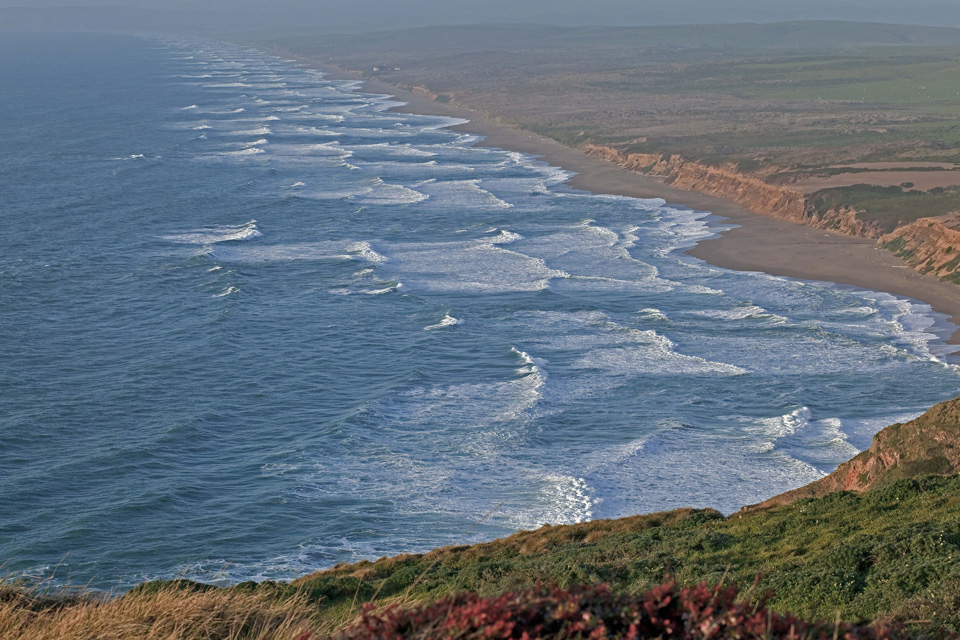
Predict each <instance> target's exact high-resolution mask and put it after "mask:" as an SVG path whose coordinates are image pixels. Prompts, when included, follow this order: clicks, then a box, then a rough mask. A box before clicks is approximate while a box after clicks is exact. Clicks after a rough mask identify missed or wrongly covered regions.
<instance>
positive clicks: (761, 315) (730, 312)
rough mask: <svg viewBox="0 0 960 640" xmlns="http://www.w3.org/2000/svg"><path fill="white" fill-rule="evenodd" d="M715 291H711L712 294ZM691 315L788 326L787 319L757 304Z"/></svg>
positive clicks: (705, 310)
mask: <svg viewBox="0 0 960 640" xmlns="http://www.w3.org/2000/svg"><path fill="white" fill-rule="evenodd" d="M713 291H715V290H711V293H712V292H713ZM690 313H691V315H696V316H701V317H704V318H712V319H716V320H764V321H766V322H770V323H773V324H786V323H787V322H789V320H788V319H787V318H784V317H783V316H781V315H778V314H775V313H770V312H769V311H767V310H766V309H764V308H763V307H760V306H757V305H755V304H749V303H747V304H742V305H738V306H734V307H733V308H730V309H702V310H698V311H691V312H690Z"/></svg>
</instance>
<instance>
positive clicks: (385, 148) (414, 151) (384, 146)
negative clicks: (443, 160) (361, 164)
mask: <svg viewBox="0 0 960 640" xmlns="http://www.w3.org/2000/svg"><path fill="white" fill-rule="evenodd" d="M346 148H348V149H351V150H352V151H356V152H364V153H366V152H368V151H376V152H377V153H378V155H379V154H383V153H387V154H394V155H399V156H409V157H416V158H433V157H436V155H437V154H436V153H434V152H432V151H425V150H424V149H419V148H417V147H414V146H413V145H409V144H390V143H389V142H382V143H380V144H363V145H356V144H355V145H349V146H346Z"/></svg>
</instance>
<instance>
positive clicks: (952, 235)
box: [582, 144, 960, 281]
mask: <svg viewBox="0 0 960 640" xmlns="http://www.w3.org/2000/svg"><path fill="white" fill-rule="evenodd" d="M582 150H583V151H585V152H586V153H588V154H590V155H592V156H594V157H597V158H600V159H602V160H606V161H607V162H613V163H615V164H618V165H620V166H622V167H624V168H625V169H629V170H631V171H636V172H638V173H643V174H646V175H653V176H658V177H660V178H663V179H664V182H666V183H667V184H669V185H671V186H674V187H677V188H679V189H687V190H689V191H697V192H699V193H706V194H708V195H712V196H717V197H721V198H727V199H729V200H733V201H735V202H738V203H739V204H741V205H743V206H744V207H746V208H747V209H749V210H750V211H752V212H754V213H758V214H761V215H767V216H772V217H774V218H779V219H781V220H787V221H789V222H795V223H799V224H805V225H809V226H813V227H817V228H819V229H826V230H828V231H835V232H838V233H843V234H846V235H851V236H858V237H862V238H872V239H874V240H878V241H879V242H880V243H881V244H882V245H883V246H884V247H886V248H888V249H890V250H892V251H894V252H895V253H897V255H899V256H900V257H902V258H904V260H905V261H906V262H907V263H908V264H909V265H911V266H912V267H914V268H915V269H917V270H918V271H922V272H925V273H926V272H929V273H933V274H935V275H937V276H940V277H950V276H951V274H954V275H953V277H952V279H956V280H958V281H960V269H958V267H960V253H955V252H960V219H958V218H957V217H956V216H955V217H953V218H951V219H950V220H944V219H932V218H925V219H923V220H918V221H917V222H914V223H912V224H909V225H904V226H903V227H900V228H899V229H897V230H895V231H894V232H893V233H887V232H886V231H885V230H884V229H883V228H881V227H880V226H879V225H877V224H872V223H870V222H868V221H864V220H862V219H860V217H859V216H858V213H859V212H858V211H857V210H856V209H854V208H852V207H839V208H824V207H823V206H821V204H820V202H819V201H818V194H816V193H814V194H810V195H806V194H804V193H802V192H800V191H796V190H793V189H790V188H788V187H785V186H778V185H771V184H767V183H766V182H764V181H763V179H762V178H760V177H755V176H751V175H747V174H745V173H742V172H740V171H738V170H737V169H736V167H735V166H733V165H730V166H720V167H714V166H708V165H704V164H701V163H698V162H689V161H687V160H684V159H683V158H682V157H680V156H677V155H672V156H667V155H658V154H652V153H631V154H626V153H623V152H621V151H619V150H617V149H614V148H612V147H607V146H602V145H594V144H586V145H584V146H583V147H582Z"/></svg>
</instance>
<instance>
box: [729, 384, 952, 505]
mask: <svg viewBox="0 0 960 640" xmlns="http://www.w3.org/2000/svg"><path fill="white" fill-rule="evenodd" d="M958 469H960V398H954V399H953V400H948V401H947V402H942V403H940V404H938V405H936V406H934V407H933V408H932V409H930V410H929V411H927V412H926V413H924V414H923V415H922V416H920V417H919V418H917V419H915V420H911V421H910V422H906V423H903V424H893V425H890V426H889V427H886V428H885V429H883V430H881V431H880V432H879V433H877V435H875V436H874V437H873V443H872V444H871V445H870V448H869V449H867V450H866V451H864V452H862V453H860V454H859V455H858V456H856V457H855V458H853V459H852V460H850V461H848V462H845V463H843V464H841V465H840V466H839V467H837V470H836V471H834V472H833V473H831V474H830V475H828V476H825V477H823V478H821V479H820V480H817V481H816V482H813V483H811V484H808V485H807V486H805V487H800V488H799V489H795V490H793V491H788V492H787V493H782V494H780V495H778V496H774V497H773V498H770V499H769V500H766V501H764V502H761V503H759V504H755V505H749V506H746V507H743V509H741V513H743V512H745V511H754V510H757V509H765V508H768V507H773V506H777V505H785V504H791V503H793V502H796V501H798V500H802V499H804V498H821V497H823V496H825V495H827V494H830V493H835V492H837V491H857V492H863V491H869V490H871V489H876V488H879V487H884V486H887V485H889V484H891V483H893V482H896V481H897V480H901V479H903V478H913V477H916V476H922V475H951V474H953V473H956V472H957V471H958Z"/></svg>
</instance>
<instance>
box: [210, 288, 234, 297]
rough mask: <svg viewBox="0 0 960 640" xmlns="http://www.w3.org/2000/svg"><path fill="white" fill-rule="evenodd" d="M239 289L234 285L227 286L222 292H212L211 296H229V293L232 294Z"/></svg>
mask: <svg viewBox="0 0 960 640" xmlns="http://www.w3.org/2000/svg"><path fill="white" fill-rule="evenodd" d="M239 291H240V289H237V288H236V287H227V288H226V289H224V290H223V291H222V292H220V293H217V294H214V295H213V296H212V297H214V298H225V297H227V296H229V295H232V294H234V293H237V292H239Z"/></svg>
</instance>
